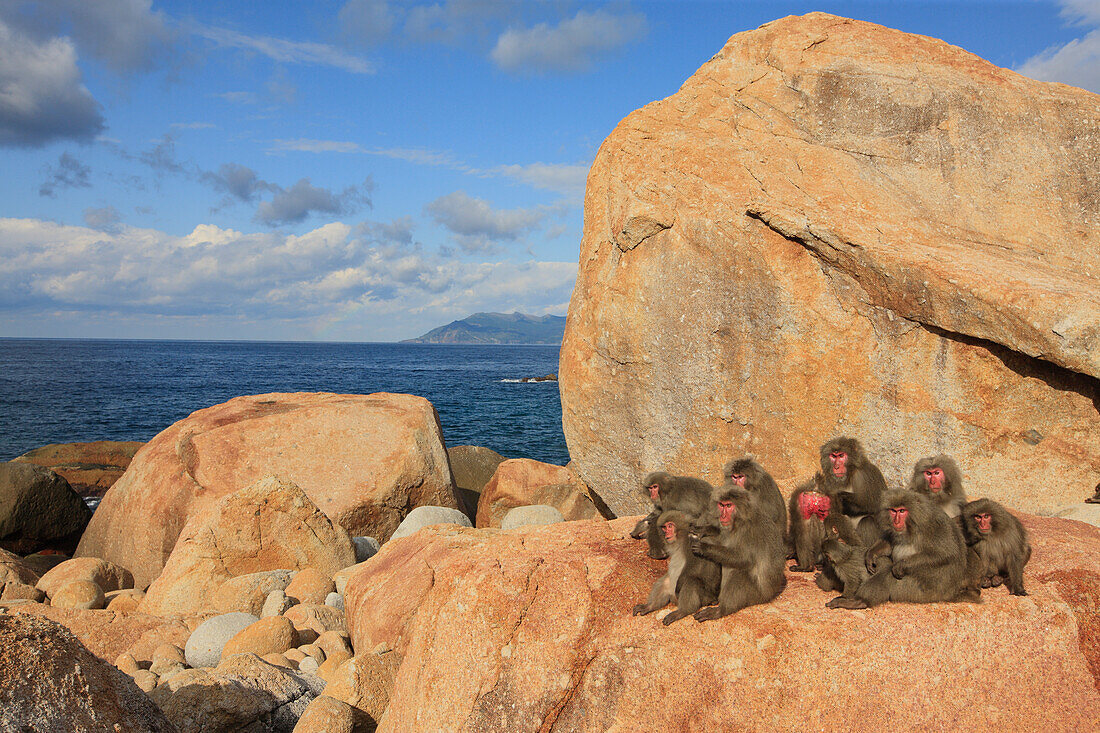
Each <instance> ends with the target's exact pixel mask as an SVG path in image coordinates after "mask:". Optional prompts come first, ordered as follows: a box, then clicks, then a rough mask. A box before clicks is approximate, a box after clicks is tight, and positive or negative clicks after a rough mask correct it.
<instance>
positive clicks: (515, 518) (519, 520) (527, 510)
mask: <svg viewBox="0 0 1100 733" xmlns="http://www.w3.org/2000/svg"><path fill="white" fill-rule="evenodd" d="M563 521H565V518H564V517H563V516H562V515H561V512H559V511H558V510H557V509H555V508H554V507H552V506H548V505H546V504H532V505H531V506H517V507H515V508H514V509H511V510H509V511H508V513H507V514H505V515H504V519H502V520H500V528H501V529H515V528H516V527H526V526H529V525H539V524H557V523H558V522H563Z"/></svg>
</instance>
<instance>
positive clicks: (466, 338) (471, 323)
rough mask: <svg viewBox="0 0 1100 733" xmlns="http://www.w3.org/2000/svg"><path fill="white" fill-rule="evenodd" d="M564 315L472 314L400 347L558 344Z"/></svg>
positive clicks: (562, 329) (560, 338)
mask: <svg viewBox="0 0 1100 733" xmlns="http://www.w3.org/2000/svg"><path fill="white" fill-rule="evenodd" d="M564 335H565V316H529V315H526V314H524V313H475V314H473V315H472V316H470V317H468V318H463V319H462V320H461V321H454V322H452V323H449V324H447V325H446V326H440V327H439V328H433V329H432V330H431V331H428V332H427V333H426V334H424V335H423V336H421V337H420V338H415V339H406V340H405V341H402V342H401V343H403V344H560V343H561V340H562V337H563V336H564Z"/></svg>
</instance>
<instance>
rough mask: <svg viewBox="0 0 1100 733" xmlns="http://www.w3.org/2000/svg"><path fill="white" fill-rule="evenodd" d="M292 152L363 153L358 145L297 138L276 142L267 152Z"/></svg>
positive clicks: (339, 141) (337, 141) (338, 141)
mask: <svg viewBox="0 0 1100 733" xmlns="http://www.w3.org/2000/svg"><path fill="white" fill-rule="evenodd" d="M284 151H293V152H299V153H365V152H367V151H366V150H364V149H363V148H362V147H361V146H360V145H359V143H352V142H346V141H341V140H313V139H310V138H298V139H297V140H276V141H275V145H274V147H272V148H271V149H270V150H269V151H268V152H272V153H279V152H284Z"/></svg>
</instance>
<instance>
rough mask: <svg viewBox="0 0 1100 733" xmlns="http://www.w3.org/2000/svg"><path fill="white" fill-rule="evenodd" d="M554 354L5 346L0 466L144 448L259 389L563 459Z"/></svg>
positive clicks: (58, 342) (511, 454)
mask: <svg viewBox="0 0 1100 733" xmlns="http://www.w3.org/2000/svg"><path fill="white" fill-rule="evenodd" d="M558 348H559V347H558V346H483V345H477V346H461V345H452V344H445V345H444V344H392V343H384V344H352V343H312V342H311V343H288V342H254V341H128V340H117V341H116V340H98V339H97V340H79V339H0V460H10V459H12V458H15V457H16V456H18V455H21V454H23V453H25V452H27V451H29V450H31V449H32V448H37V447H39V446H42V445H46V444H48V443H72V442H82V441H91V440H141V441H147V440H149V439H150V438H152V437H153V436H154V435H156V434H157V433H159V432H160V431H161V430H163V429H165V428H166V427H168V426H169V425H171V424H172V423H174V422H176V421H177V420H180V419H182V418H184V417H187V416H188V415H189V414H191V413H192V412H194V411H195V410H199V409H202V408H204V407H209V406H211V405H216V404H219V403H221V402H225V401H226V400H229V399H231V398H233V397H238V396H240V395H248V394H261V393H264V392H340V393H350V394H369V393H371V392H404V393H408V394H415V395H419V396H421V397H424V398H426V399H428V400H430V401H431V403H432V404H433V405H435V409H436V411H437V412H438V413H439V421H440V423H441V424H442V426H443V437H444V440H445V441H446V443H447V446H448V447H450V446H456V445H480V446H484V447H486V448H492V449H493V450H495V451H497V452H498V453H500V454H501V455H503V456H505V457H506V458H533V459H535V460H538V461H543V462H545V463H554V464H558V465H564V464H565V463H567V462H568V461H569V452H568V450H567V449H566V447H565V436H564V435H563V434H562V429H561V401H560V399H559V397H558V383H557V382H526V383H524V382H521V381H518V380H521V379H523V378H524V377H542V376H545V375H547V374H556V373H557V371H558Z"/></svg>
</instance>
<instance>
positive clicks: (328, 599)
mask: <svg viewBox="0 0 1100 733" xmlns="http://www.w3.org/2000/svg"><path fill="white" fill-rule="evenodd" d="M325 605H326V606H332V607H333V608H339V609H340V610H341V611H343V610H344V596H342V595H341V594H339V593H329V594H328V595H327V596H325Z"/></svg>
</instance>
